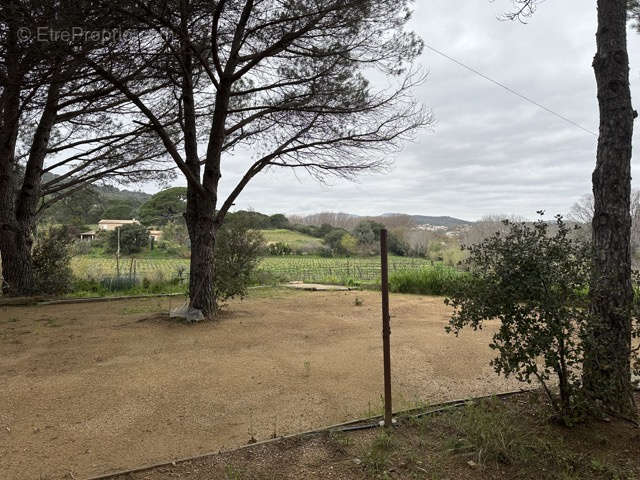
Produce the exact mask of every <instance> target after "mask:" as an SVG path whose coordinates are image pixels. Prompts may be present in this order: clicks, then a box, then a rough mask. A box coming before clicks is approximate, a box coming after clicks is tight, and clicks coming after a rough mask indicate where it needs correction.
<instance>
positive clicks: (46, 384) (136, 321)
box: [0, 290, 521, 480]
mask: <svg viewBox="0 0 640 480" xmlns="http://www.w3.org/2000/svg"><path fill="white" fill-rule="evenodd" d="M356 297H357V298H358V299H360V300H361V301H362V305H356V301H355V300H356ZM177 303H178V300H176V299H175V298H173V299H169V298H159V299H141V300H128V301H113V302H100V303H80V304H66V305H49V306H40V307H15V306H13V307H0V472H2V473H1V474H0V477H2V478H7V479H15V480H20V479H33V478H41V479H55V478H83V477H88V476H90V475H97V474H101V473H107V472H111V471H116V470H122V469H127V468H134V467H137V466H142V465H147V464H152V463H157V462H163V461H169V460H172V459H175V458H181V457H187V456H194V455H198V454H203V453H207V452H212V451H218V450H224V449H230V448H233V447H237V446H240V445H243V444H246V443H247V441H248V440H249V439H250V438H251V437H254V438H255V439H257V440H263V439H267V438H269V437H271V436H273V435H277V436H280V435H285V434H289V433H295V432H299V431H304V430H308V429H312V428H317V427H321V426H325V425H329V424H333V423H338V422H342V421H346V420H350V419H353V418H357V417H362V416H368V415H370V414H374V413H378V412H379V410H380V407H381V392H382V391H383V387H382V357H381V355H382V346H381V339H380V330H381V326H380V311H379V294H377V293H375V292H305V291H292V290H286V291H285V290H257V291H255V292H254V293H253V294H252V295H251V296H250V298H248V299H245V300H244V301H233V302H231V303H230V304H229V308H228V311H227V313H225V314H224V315H223V316H222V318H221V319H220V320H219V321H217V322H215V323H213V322H207V323H199V324H194V325H184V324H178V323H176V322H173V321H170V320H169V319H168V316H167V315H166V312H167V311H168V309H169V308H170V307H171V306H174V307H175V306H176V304H177ZM358 303H359V302H358ZM157 312H165V313H164V314H162V315H158V314H157ZM391 315H392V319H391V321H392V330H391V345H392V370H393V391H394V408H395V409H401V408H408V407H412V406H415V405H416V404H428V403H433V402H437V401H442V400H446V399H454V398H461V397H467V396H476V395H483V394H488V393H494V392H500V391H507V390H512V389H515V388H518V387H520V386H521V385H520V384H516V383H515V382H507V381H505V380H503V379H501V378H499V377H498V376H496V375H495V374H494V373H493V371H492V369H491V368H490V367H489V365H488V362H489V360H490V358H492V352H491V351H490V350H489V348H488V346H487V345H488V343H489V338H490V336H491V332H492V328H491V326H489V328H486V329H485V330H484V331H481V332H464V334H463V335H461V337H459V338H456V337H454V336H451V335H447V334H446V333H445V332H444V330H443V327H444V325H445V323H446V321H447V318H448V309H447V308H446V307H445V306H444V305H443V302H442V299H441V298H437V297H422V296H410V295H392V296H391Z"/></svg>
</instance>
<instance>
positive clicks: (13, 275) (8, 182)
mask: <svg viewBox="0 0 640 480" xmlns="http://www.w3.org/2000/svg"><path fill="white" fill-rule="evenodd" d="M0 204H1V205H2V208H1V210H2V213H0V252H1V254H2V277H3V281H2V294H3V295H30V294H31V293H33V287H34V285H33V264H32V261H31V246H32V231H31V225H30V224H28V223H27V222H20V221H18V220H17V219H16V217H15V208H14V205H15V187H14V184H13V181H12V175H10V174H9V175H7V171H6V170H5V171H3V172H1V173H0Z"/></svg>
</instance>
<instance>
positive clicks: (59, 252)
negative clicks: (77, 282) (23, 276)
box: [32, 227, 73, 295]
mask: <svg viewBox="0 0 640 480" xmlns="http://www.w3.org/2000/svg"><path fill="white" fill-rule="evenodd" d="M32 255H33V272H34V279H35V290H36V292H38V293H43V294H47V295H59V294H63V293H66V292H68V291H70V290H71V288H72V282H73V274H72V271H71V239H70V237H69V234H68V231H67V228H66V227H52V228H50V229H48V230H46V231H44V232H43V233H41V234H40V235H38V237H37V238H36V244H35V247H34V248H33V252H32Z"/></svg>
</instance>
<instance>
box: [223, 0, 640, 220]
mask: <svg viewBox="0 0 640 480" xmlns="http://www.w3.org/2000/svg"><path fill="white" fill-rule="evenodd" d="M417 3H418V5H417V10H416V14H415V17H414V20H413V28H414V29H415V30H416V31H417V32H418V33H419V34H420V35H421V36H422V37H423V38H424V39H425V41H426V42H427V43H429V44H430V45H433V46H434V47H435V48H438V49H441V50H443V51H444V52H446V53H447V54H449V55H451V56H453V57H455V58H457V59H459V60H460V61H463V62H465V63H467V64H468V65H470V66H472V67H474V68H477V69H479V70H481V71H482V72H484V73H486V74H488V75H490V76H492V77H494V78H496V79H497V80H499V81H501V82H503V83H504V84H506V85H508V86H510V87H512V88H514V89H515V90H517V91H520V92H522V93H524V94H526V95H527V96H529V97H531V98H533V99H534V100H536V101H539V102H540V103H542V104H544V105H546V106H548V107H549V108H552V109H553V110H556V111H558V112H560V113H562V114H563V115H566V116H567V117H569V118H571V119H572V120H574V121H576V122H577V123H579V124H580V125H583V126H584V127H586V128H587V129H591V130H594V131H595V130H596V129H597V122H598V110H597V101H596V97H595V92H596V90H595V81H594V79H593V72H592V70H591V59H592V57H593V53H594V51H595V37H594V34H595V19H596V11H595V6H594V5H593V4H591V3H589V4H588V5H586V3H585V2H584V0H549V1H547V2H544V4H542V5H541V6H540V8H539V10H538V12H537V14H536V16H535V17H534V18H532V19H531V21H530V23H529V24H527V25H520V24H515V23H509V22H500V21H498V20H496V16H497V15H498V14H499V13H500V12H501V11H502V10H503V9H504V8H507V7H508V5H509V4H510V2H509V1H508V0H497V1H496V2H493V3H490V2H488V1H485V0H467V1H465V2H456V3H455V7H454V6H452V2H451V1H450V0H428V1H427V0H418V2H417ZM585 7H586V8H585ZM629 47H630V58H631V62H632V65H631V67H632V74H631V77H632V91H633V92H634V93H635V92H637V93H636V95H640V64H638V62H637V60H636V59H638V58H640V35H639V34H637V33H635V32H630V37H629ZM420 64H421V66H422V67H424V68H425V69H426V70H428V71H429V77H428V80H427V82H426V83H425V84H424V85H422V86H421V87H420V88H419V89H417V91H416V92H415V94H416V97H417V99H418V100H419V101H420V102H422V103H424V104H425V105H427V106H428V107H430V108H431V109H432V110H433V112H434V114H435V116H436V120H437V123H436V125H435V127H434V131H433V132H429V131H425V132H423V133H422V134H420V135H419V137H418V138H417V139H416V141H415V143H410V144H407V145H406V146H405V148H404V149H403V150H402V151H401V152H400V153H398V154H396V155H394V156H393V161H394V162H393V167H392V169H391V171H390V172H389V173H388V174H387V175H365V176H363V177H361V178H360V179H359V181H358V182H356V183H352V182H345V181H342V180H337V179H333V180H331V179H330V180H329V182H328V183H329V185H322V184H319V183H317V182H316V181H315V180H313V179H312V178H310V177H309V176H307V175H306V174H304V173H303V172H298V173H297V174H294V173H292V172H290V171H282V170H271V171H269V172H267V173H265V174H262V175H260V176H259V177H257V178H256V179H254V181H253V182H252V183H251V184H250V185H249V186H248V187H247V189H246V190H245V191H244V192H243V193H242V195H241V196H240V198H239V199H238V201H237V205H236V208H248V207H253V208H254V209H256V210H260V211H264V212H269V213H274V212H285V213H312V212H318V211H327V210H333V211H349V212H353V213H357V214H379V213H383V212H389V211H394V212H406V213H421V214H427V215H453V216H459V217H462V218H467V219H476V218H479V217H481V216H482V215H484V214H490V213H496V212H500V213H514V214H519V215H523V216H527V217H534V216H535V212H536V210H539V209H544V210H546V211H547V212H548V213H549V214H554V213H556V212H566V211H567V210H568V209H569V207H570V206H571V204H572V203H573V202H575V201H576V200H577V199H578V198H579V197H580V196H581V195H583V194H584V193H586V192H588V191H590V188H591V187H590V177H591V171H592V169H593V167H594V165H595V148H596V138H595V137H593V136H592V135H589V134H587V133H585V132H583V131H581V130H579V129H577V128H576V127H573V126H571V125H569V124H567V123H565V122H563V121H562V120H560V119H558V118H556V117H554V116H552V115H550V114H549V113H547V112H545V111H543V110H541V109H539V108H537V107H535V106H533V105H531V104H529V103H526V102H524V101H523V100H521V99H519V98H517V97H515V96H513V95H511V94H510V93H508V92H506V91H505V90H503V89H502V88H499V87H497V86H496V85H493V84H491V83H489V82H487V81H486V80H484V79H482V78H479V77H478V76H476V75H474V74H472V73H471V72H469V71H467V70H465V69H463V68H461V67H460V66H458V65H456V64H454V63H452V62H450V61H449V60H446V59H444V58H442V57H440V56H438V55H436V54H434V53H433V52H431V51H430V50H428V49H425V52H424V53H423V55H422V57H421V58H420ZM636 137H637V136H636ZM634 148H635V151H640V142H639V141H638V140H636V141H635V142H634ZM250 156H251V152H249V151H242V152H238V153H237V154H236V155H234V156H233V157H230V158H227V159H225V165H224V171H223V179H222V189H223V192H222V193H223V194H224V193H226V192H228V191H230V189H231V188H232V186H233V184H234V182H235V181H237V179H238V178H239V177H240V176H241V174H242V172H243V168H246V166H247V165H248V163H249V161H250ZM635 163H636V162H634V167H633V169H632V171H633V173H634V174H636V173H637V172H636V171H637V167H636V166H635ZM636 176H637V177H638V179H640V174H638V175H636ZM634 186H635V187H640V181H636V180H634Z"/></svg>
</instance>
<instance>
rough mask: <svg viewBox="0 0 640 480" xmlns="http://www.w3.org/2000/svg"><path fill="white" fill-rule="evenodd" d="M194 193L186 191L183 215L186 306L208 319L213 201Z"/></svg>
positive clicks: (211, 298) (213, 304) (212, 302)
mask: <svg viewBox="0 0 640 480" xmlns="http://www.w3.org/2000/svg"><path fill="white" fill-rule="evenodd" d="M194 190H195V189H194V188H192V187H188V191H187V209H186V212H185V219H186V222H187V229H188V231H189V238H190V240H191V260H190V274H189V297H190V306H191V307H192V308H196V309H198V310H200V311H202V314H203V315H204V316H205V317H206V318H210V317H212V316H213V315H215V312H216V298H215V295H214V291H213V278H214V256H213V255H214V246H215V224H214V215H215V197H213V196H211V195H208V194H202V193H199V192H197V191H194Z"/></svg>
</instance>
